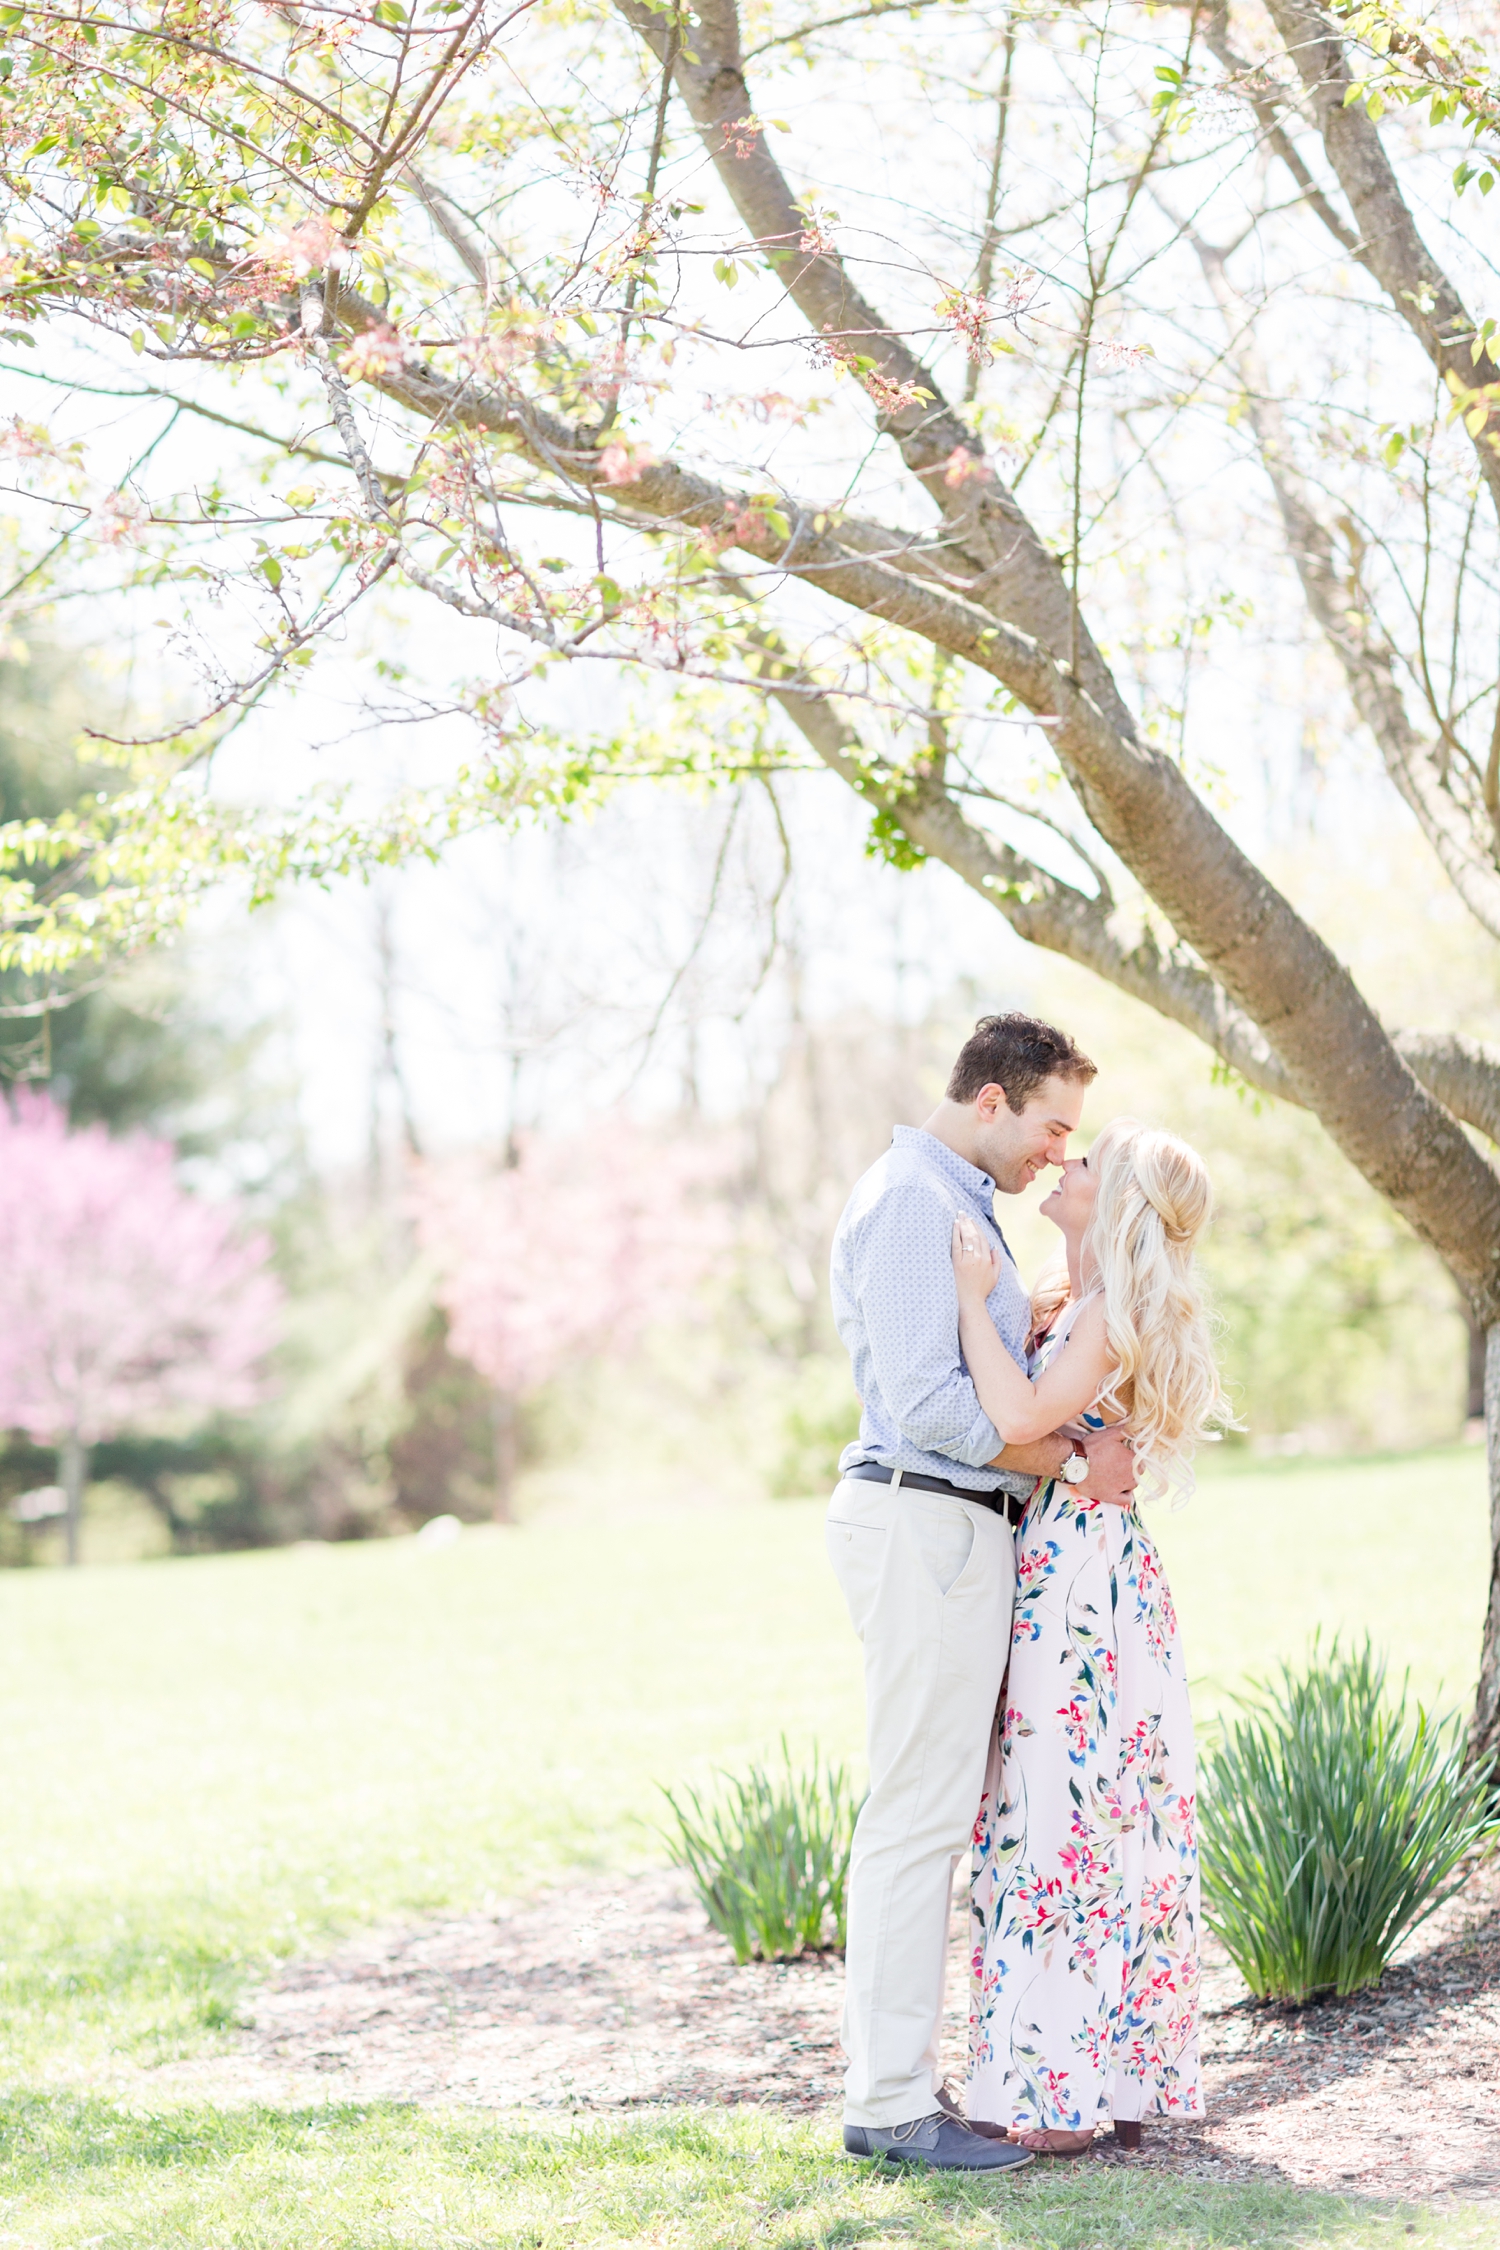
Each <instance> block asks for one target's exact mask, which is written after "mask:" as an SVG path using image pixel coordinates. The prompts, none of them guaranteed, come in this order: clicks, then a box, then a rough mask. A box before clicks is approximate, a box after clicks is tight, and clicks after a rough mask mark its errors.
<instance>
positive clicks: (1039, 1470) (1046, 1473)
mask: <svg viewBox="0 0 1500 2250" xmlns="http://www.w3.org/2000/svg"><path fill="white" fill-rule="evenodd" d="M1073 1450H1074V1446H1073V1440H1072V1439H1071V1438H1068V1437H1064V1436H1063V1435H1062V1433H1061V1432H1060V1431H1058V1430H1054V1431H1053V1432H1052V1435H1051V1436H1050V1437H1039V1438H1033V1439H1032V1441H1031V1443H1030V1445H1008V1446H1006V1448H1005V1450H1004V1451H1003V1452H1002V1453H997V1454H996V1455H995V1458H994V1460H993V1461H991V1463H990V1467H991V1468H992V1469H1008V1470H1009V1471H1010V1473H1011V1475H1012V1476H1017V1477H1055V1476H1056V1475H1057V1474H1058V1472H1059V1470H1060V1469H1061V1468H1062V1465H1063V1463H1064V1461H1066V1460H1067V1458H1068V1456H1069V1455H1070V1454H1071V1453H1072V1452H1073Z"/></svg>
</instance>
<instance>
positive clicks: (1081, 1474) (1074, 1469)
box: [1057, 1446, 1089, 1484]
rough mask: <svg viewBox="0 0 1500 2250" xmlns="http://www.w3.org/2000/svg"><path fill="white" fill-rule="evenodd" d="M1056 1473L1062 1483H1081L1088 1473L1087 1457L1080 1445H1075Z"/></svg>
mask: <svg viewBox="0 0 1500 2250" xmlns="http://www.w3.org/2000/svg"><path fill="white" fill-rule="evenodd" d="M1057 1473H1058V1475H1059V1476H1060V1477H1061V1479H1062V1481H1063V1483H1064V1484H1082V1482H1083V1480H1084V1478H1085V1477H1086V1476H1087V1475H1088V1473H1089V1457H1088V1455H1087V1454H1086V1453H1085V1452H1084V1450H1083V1448H1082V1446H1075V1448H1074V1450H1073V1451H1072V1452H1071V1453H1070V1454H1069V1456H1068V1458H1067V1460H1066V1461H1064V1463H1063V1465H1062V1467H1061V1468H1060V1469H1059V1470H1058V1472H1057Z"/></svg>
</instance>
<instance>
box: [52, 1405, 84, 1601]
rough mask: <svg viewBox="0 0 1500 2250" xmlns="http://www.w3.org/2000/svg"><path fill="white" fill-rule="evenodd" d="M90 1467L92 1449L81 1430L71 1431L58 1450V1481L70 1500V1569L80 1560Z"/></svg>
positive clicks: (67, 1521) (68, 1515)
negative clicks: (79, 1548)
mask: <svg viewBox="0 0 1500 2250" xmlns="http://www.w3.org/2000/svg"><path fill="white" fill-rule="evenodd" d="M88 1466H89V1449H88V1447H87V1446H86V1445H85V1444H84V1442H83V1440H82V1438H80V1437H79V1435H78V1433H77V1431H76V1430H70V1431H69V1432H68V1434H67V1436H66V1437H65V1438H64V1439H63V1441H62V1444H61V1445H60V1446H59V1447H58V1449H57V1474H58V1480H59V1482H60V1483H61V1485H62V1488H63V1491H64V1493H65V1494H66V1495H67V1501H68V1513H67V1519H66V1530H67V1539H68V1563H69V1566H70V1568H71V1567H73V1566H76V1564H77V1561H78V1535H79V1533H80V1531H81V1530H82V1528H83V1485H84V1479H85V1477H86V1476H87V1475H88Z"/></svg>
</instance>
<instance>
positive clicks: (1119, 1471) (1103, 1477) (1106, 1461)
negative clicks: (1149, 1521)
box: [1074, 1425, 1135, 1508]
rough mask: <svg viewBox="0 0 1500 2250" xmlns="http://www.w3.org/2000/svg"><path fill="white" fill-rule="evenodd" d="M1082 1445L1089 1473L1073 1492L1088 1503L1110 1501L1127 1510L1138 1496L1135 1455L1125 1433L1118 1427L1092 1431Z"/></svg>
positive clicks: (1111, 1503) (1115, 1505) (1111, 1504)
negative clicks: (1091, 1501) (1136, 1490)
mask: <svg viewBox="0 0 1500 2250" xmlns="http://www.w3.org/2000/svg"><path fill="white" fill-rule="evenodd" d="M1082 1443H1083V1450H1084V1452H1085V1453H1086V1454H1087V1455H1088V1463H1089V1473H1088V1475H1087V1476H1086V1477H1085V1478H1084V1480H1083V1482H1082V1484H1080V1485H1076V1486H1075V1487H1074V1490H1075V1491H1077V1492H1079V1493H1081V1494H1082V1495H1083V1497H1084V1498H1085V1499H1086V1500H1107V1501H1108V1502H1109V1505H1110V1506H1111V1507H1112V1508H1128V1507H1129V1506H1130V1503H1131V1500H1132V1499H1133V1498H1134V1496H1135V1455H1134V1454H1133V1453H1132V1452H1131V1450H1130V1447H1129V1444H1128V1443H1127V1441H1126V1438H1125V1433H1124V1431H1123V1430H1122V1429H1120V1428H1119V1426H1118V1425H1116V1426H1115V1427H1114V1428H1111V1429H1107V1430H1091V1431H1090V1432H1089V1435H1088V1436H1087V1437H1086V1438H1084V1439H1083V1441H1082Z"/></svg>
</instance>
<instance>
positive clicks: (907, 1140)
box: [891, 1125, 995, 1214]
mask: <svg viewBox="0 0 1500 2250" xmlns="http://www.w3.org/2000/svg"><path fill="white" fill-rule="evenodd" d="M891 1146H892V1147H893V1148H904V1149H908V1150H909V1151H910V1152H911V1154H912V1155H913V1156H917V1157H920V1159H921V1160H922V1162H923V1163H924V1164H930V1165H931V1166H932V1167H933V1170H934V1171H937V1172H941V1173H942V1174H943V1176H944V1177H945V1179H948V1180H951V1181H952V1183H953V1185H954V1186H955V1187H957V1188H962V1189H963V1191H964V1193H965V1195H971V1196H973V1197H974V1199H975V1201H976V1202H978V1203H982V1204H983V1206H984V1209H985V1212H986V1213H987V1214H988V1213H989V1212H990V1208H991V1201H992V1198H993V1196H994V1193H995V1183H994V1181H993V1180H992V1179H991V1178H990V1175H989V1173H988V1172H981V1171H980V1169H979V1166H978V1165H977V1164H971V1163H969V1161H968V1159H967V1158H966V1157H963V1156H960V1155H959V1154H958V1151H957V1150H956V1149H951V1148H950V1147H949V1146H948V1143H947V1142H946V1141H940V1140H939V1139H938V1137H937V1135H936V1133H929V1132H926V1131H925V1130H924V1129H923V1127H922V1126H920V1125H898V1126H897V1127H896V1128H895V1130H894V1131H893V1133H892V1134H891Z"/></svg>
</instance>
